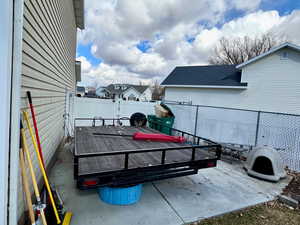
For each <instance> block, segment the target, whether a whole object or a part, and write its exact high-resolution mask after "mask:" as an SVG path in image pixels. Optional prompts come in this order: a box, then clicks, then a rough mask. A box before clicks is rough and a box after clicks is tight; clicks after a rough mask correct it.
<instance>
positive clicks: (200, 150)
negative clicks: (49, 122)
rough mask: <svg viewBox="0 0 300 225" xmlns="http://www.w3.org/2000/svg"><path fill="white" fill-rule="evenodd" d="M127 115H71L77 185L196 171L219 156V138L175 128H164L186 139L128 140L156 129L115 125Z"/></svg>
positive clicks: (110, 183)
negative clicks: (174, 140)
mask: <svg viewBox="0 0 300 225" xmlns="http://www.w3.org/2000/svg"><path fill="white" fill-rule="evenodd" d="M128 120H129V119H128V118H125V119H103V118H98V119H95V118H93V119H92V118H77V119H75V149H74V179H75V180H76V182H77V187H78V188H79V189H81V190H86V189H93V188H98V187H104V186H109V187H121V186H122V187H124V186H130V185H136V184H140V183H144V182H151V181H156V180H162V179H167V178H173V177H180V176H187V175H192V174H197V173H198V170H199V169H204V168H210V167H215V166H216V165H217V160H219V159H220V157H221V145H219V144H218V143H215V142H213V141H211V140H208V139H206V138H202V137H199V136H196V135H194V134H190V133H187V132H184V131H180V130H177V129H174V128H168V129H170V133H171V134H172V135H176V136H179V135H181V136H183V137H184V138H186V140H187V142H185V143H170V142H169V143H168V142H152V141H136V140H133V139H132V138H130V137H127V136H128V135H132V134H134V133H135V132H144V133H160V132H158V131H157V130H155V129H152V128H149V127H132V126H129V125H126V126H120V124H121V123H127V124H129V123H128V122H129V121H128ZM97 123H98V124H97ZM157 126H164V125H162V124H157ZM96 133H102V134H105V135H95V134H96ZM110 134H112V135H110ZM118 135H120V136H118Z"/></svg>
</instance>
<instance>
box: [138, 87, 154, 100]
mask: <svg viewBox="0 0 300 225" xmlns="http://www.w3.org/2000/svg"><path fill="white" fill-rule="evenodd" d="M140 100H141V101H150V100H152V92H151V89H150V88H147V89H146V90H145V91H144V93H143V94H142V95H141V96H140Z"/></svg>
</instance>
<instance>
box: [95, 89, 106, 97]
mask: <svg viewBox="0 0 300 225" xmlns="http://www.w3.org/2000/svg"><path fill="white" fill-rule="evenodd" d="M104 90H105V87H98V88H97V89H96V95H97V96H99V97H105V93H106V92H105V91H104Z"/></svg>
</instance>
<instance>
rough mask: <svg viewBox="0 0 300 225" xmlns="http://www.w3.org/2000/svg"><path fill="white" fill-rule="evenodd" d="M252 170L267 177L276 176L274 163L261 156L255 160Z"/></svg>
mask: <svg viewBox="0 0 300 225" xmlns="http://www.w3.org/2000/svg"><path fill="white" fill-rule="evenodd" d="M252 170H253V171H255V172H257V173H261V174H265V175H274V169H273V166H272V162H271V160H270V159H269V158H267V157H265V156H259V157H257V158H256V159H255V162H254V164H253V167H252Z"/></svg>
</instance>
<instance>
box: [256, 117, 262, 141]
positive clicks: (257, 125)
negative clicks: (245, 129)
mask: <svg viewBox="0 0 300 225" xmlns="http://www.w3.org/2000/svg"><path fill="white" fill-rule="evenodd" d="M260 113H261V112H260V111H258V112H257V121H256V131H255V146H257V142H258V132H259V123H260Z"/></svg>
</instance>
